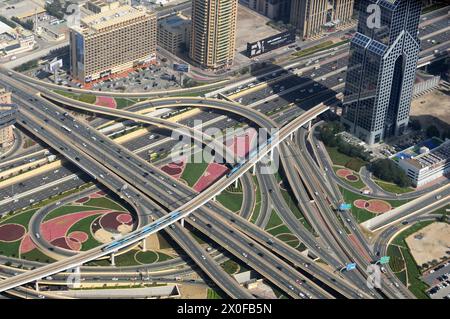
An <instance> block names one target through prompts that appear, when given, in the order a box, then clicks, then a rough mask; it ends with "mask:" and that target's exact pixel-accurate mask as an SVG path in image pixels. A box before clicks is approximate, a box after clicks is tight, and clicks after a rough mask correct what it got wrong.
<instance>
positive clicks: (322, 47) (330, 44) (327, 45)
mask: <svg viewBox="0 0 450 319" xmlns="http://www.w3.org/2000/svg"><path fill="white" fill-rule="evenodd" d="M349 41H350V40H343V41H339V42H333V41H326V42H323V43H320V44H318V45H316V46H313V47H311V48H308V49H304V50H302V51H299V52H296V53H293V54H292V55H293V56H295V57H297V58H300V57H304V56H307V55H311V54H314V53H317V52H320V51H325V50H328V49H332V48H335V47H339V46H341V45H343V44H346V43H348V42H349Z"/></svg>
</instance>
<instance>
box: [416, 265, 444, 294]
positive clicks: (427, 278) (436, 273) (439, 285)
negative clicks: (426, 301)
mask: <svg viewBox="0 0 450 319" xmlns="http://www.w3.org/2000/svg"><path fill="white" fill-rule="evenodd" d="M422 279H423V281H424V282H426V283H427V285H429V286H430V287H431V289H430V290H428V294H429V295H430V297H431V298H432V299H442V298H444V299H450V262H446V263H445V264H442V265H440V266H438V267H436V268H435V269H434V270H431V271H430V272H429V273H428V274H426V275H424V276H423V277H422Z"/></svg>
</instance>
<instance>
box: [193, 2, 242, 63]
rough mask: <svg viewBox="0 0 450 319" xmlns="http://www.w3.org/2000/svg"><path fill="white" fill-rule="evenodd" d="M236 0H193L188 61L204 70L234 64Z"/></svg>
mask: <svg viewBox="0 0 450 319" xmlns="http://www.w3.org/2000/svg"><path fill="white" fill-rule="evenodd" d="M237 5H238V0H193V1H192V31H191V46H190V54H189V55H190V58H191V59H192V60H193V61H194V62H196V63H197V64H199V65H201V66H202V67H204V68H209V69H218V68H221V67H226V66H229V65H231V64H232V63H233V59H234V54H235V48H236V20H237Z"/></svg>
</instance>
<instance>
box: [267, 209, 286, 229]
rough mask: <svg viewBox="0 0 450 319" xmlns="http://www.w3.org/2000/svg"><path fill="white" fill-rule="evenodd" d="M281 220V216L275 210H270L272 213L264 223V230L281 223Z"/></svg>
mask: <svg viewBox="0 0 450 319" xmlns="http://www.w3.org/2000/svg"><path fill="white" fill-rule="evenodd" d="M282 224H283V221H282V220H281V218H280V217H279V216H278V214H277V212H276V211H274V210H272V214H271V215H270V219H269V222H268V223H267V225H266V228H265V229H266V230H267V229H271V228H274V227H276V226H279V225H282Z"/></svg>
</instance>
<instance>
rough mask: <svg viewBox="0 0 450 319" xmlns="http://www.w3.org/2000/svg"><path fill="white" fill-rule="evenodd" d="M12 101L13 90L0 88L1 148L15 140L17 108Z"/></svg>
mask: <svg viewBox="0 0 450 319" xmlns="http://www.w3.org/2000/svg"><path fill="white" fill-rule="evenodd" d="M11 103H12V102H11V92H8V91H6V90H5V89H4V88H0V150H2V149H4V148H6V147H8V146H11V144H12V143H13V142H14V133H13V127H12V125H13V124H14V123H15V114H14V113H15V109H14V107H13V106H12V105H11Z"/></svg>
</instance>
